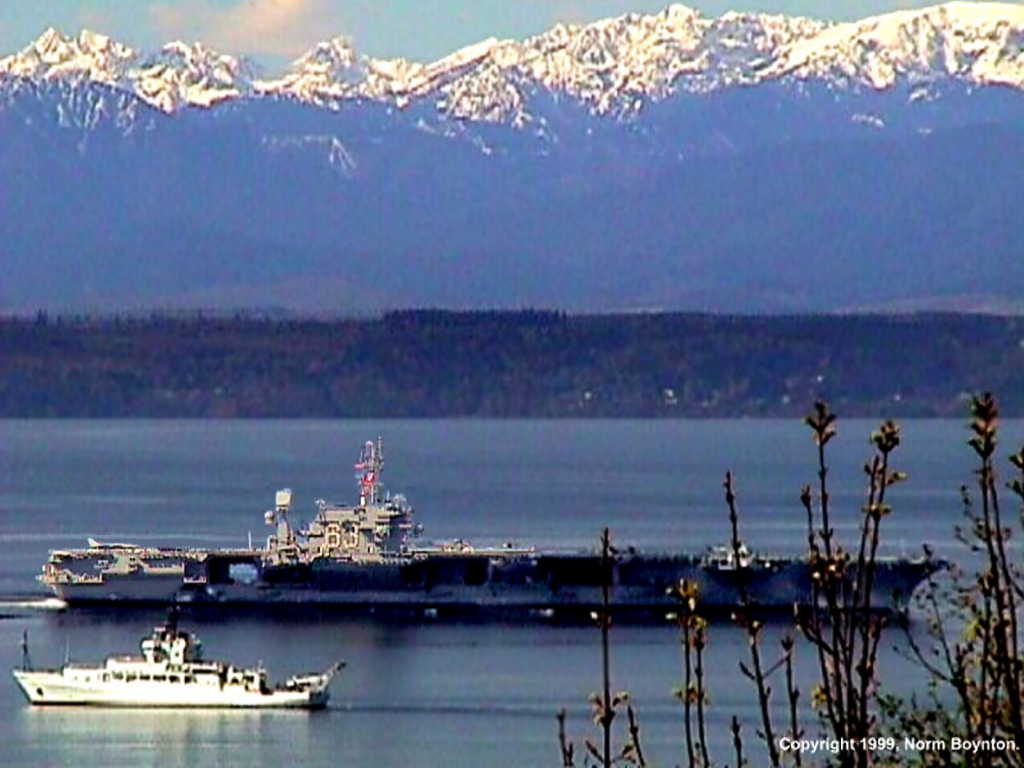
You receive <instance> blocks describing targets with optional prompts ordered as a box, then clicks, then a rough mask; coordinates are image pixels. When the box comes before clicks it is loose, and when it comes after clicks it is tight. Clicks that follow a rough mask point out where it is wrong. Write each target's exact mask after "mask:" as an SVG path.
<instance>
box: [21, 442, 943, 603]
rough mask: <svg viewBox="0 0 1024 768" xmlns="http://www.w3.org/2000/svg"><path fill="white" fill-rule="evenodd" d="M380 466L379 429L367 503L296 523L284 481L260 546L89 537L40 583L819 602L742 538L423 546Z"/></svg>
mask: <svg viewBox="0 0 1024 768" xmlns="http://www.w3.org/2000/svg"><path fill="white" fill-rule="evenodd" d="M383 466H384V448H383V444H382V441H381V439H380V438H378V439H377V441H376V442H373V441H369V442H367V443H366V444H365V445H364V446H363V450H362V452H361V454H360V456H359V461H358V462H357V463H356V464H355V469H356V470H357V472H358V474H357V475H356V479H357V481H358V487H359V501H358V503H357V504H353V505H343V504H341V505H339V504H333V503H328V502H326V501H324V500H318V501H317V502H316V510H317V514H316V517H315V519H314V520H313V521H312V522H311V523H310V525H309V526H308V527H307V528H305V529H303V530H298V531H297V530H295V529H294V528H293V527H292V525H291V522H290V518H289V515H290V512H291V503H292V492H291V490H290V489H282V490H280V491H278V492H277V493H276V495H275V505H274V508H273V509H271V510H268V511H267V512H266V513H265V514H264V521H265V523H266V524H267V525H269V526H271V527H273V528H274V531H275V532H274V533H273V534H272V535H270V536H268V537H267V542H266V546H265V547H262V548H256V549H253V548H249V549H173V548H151V547H140V546H135V545H132V544H102V543H100V542H97V541H94V540H91V539H90V541H89V548H88V549H74V550H66V551H57V552H51V553H50V559H49V561H48V562H47V563H46V565H45V566H44V567H43V575H42V576H41V577H40V579H41V581H42V582H43V583H45V584H47V585H48V586H49V587H50V588H51V589H52V590H53V591H54V592H55V593H56V594H57V596H58V597H60V598H62V599H63V600H65V601H67V602H68V603H70V604H85V603H91V604H121V603H133V602H134V603H171V602H179V603H215V604H217V603H225V604H234V605H258V606H272V605H281V606H303V605H308V606H320V607H322V606H334V607H338V608H342V609H345V610H349V611H353V612H355V611H374V612H375V611H398V612H402V613H406V614H413V615H416V614H422V615H438V614H441V613H446V614H455V613H477V614H480V613H483V614H486V613H499V614H509V613H516V614H526V615H540V616H555V615H571V614H574V613H583V614H588V613H589V612H590V611H591V610H592V609H593V608H595V607H597V606H598V605H600V604H601V602H602V585H604V584H606V583H608V584H609V585H610V586H611V600H612V603H613V608H614V609H615V610H617V611H618V612H619V613H628V612H632V613H653V614H655V615H663V614H665V613H668V612H671V611H672V610H674V609H675V608H676V602H675V598H674V597H673V596H672V594H671V592H672V591H673V588H674V587H677V586H678V585H679V584H680V582H681V581H688V582H691V583H692V584H693V585H694V586H695V587H696V589H697V594H698V601H699V603H700V605H701V610H703V611H713V610H716V609H725V610H728V609H730V608H732V607H734V606H736V605H737V603H739V602H740V600H741V595H744V594H745V595H746V596H747V598H748V599H749V601H750V602H751V603H753V604H754V605H756V606H758V607H760V608H762V609H765V610H787V611H788V610H792V608H793V606H794V604H796V605H804V606H806V605H809V604H810V603H811V602H812V601H813V600H814V595H813V590H812V587H811V568H810V565H809V564H808V562H807V561H806V560H803V559H800V558H786V557H760V556H755V555H754V554H753V553H751V552H750V551H749V550H748V549H747V548H746V547H745V546H742V545H741V546H739V547H738V548H734V550H733V551H730V550H727V549H726V548H724V547H718V548H713V549H712V550H710V551H709V552H708V553H705V554H704V555H703V556H701V555H690V554H680V555H657V554H641V553H637V552H635V551H634V550H632V549H630V550H628V551H626V552H624V553H619V554H617V555H616V556H615V557H614V558H613V559H612V560H611V562H610V569H609V566H608V564H607V563H605V562H604V561H603V560H602V558H601V556H600V555H598V554H596V553H593V552H580V553H573V554H563V553H556V552H538V551H536V550H534V549H532V548H531V549H517V548H515V547H513V546H512V545H511V544H507V545H506V546H504V547H500V548H482V549H477V548H474V547H472V546H470V545H469V544H467V543H466V542H464V541H461V540H456V541H454V542H451V543H449V544H446V545H440V546H435V547H417V546H416V544H415V542H414V540H415V539H416V538H417V536H418V534H419V532H420V530H421V526H419V525H418V524H417V523H415V522H414V521H413V509H412V507H411V506H409V504H408V503H407V502H406V499H405V497H404V496H402V495H400V494H398V495H395V496H391V495H390V494H385V493H384V492H383V490H382V487H381V485H380V477H381V471H382V469H383ZM936 567H937V565H936V564H935V563H932V562H930V561H927V560H924V559H916V560H908V559H905V558H903V559H882V560H879V561H878V563H877V566H876V571H875V574H874V578H873V582H872V583H873V585H874V586H873V593H872V606H873V608H877V609H878V610H882V611H902V610H904V609H905V608H906V607H907V605H908V602H909V599H910V596H911V594H912V593H913V591H914V588H915V587H916V586H917V585H918V584H919V583H920V582H921V581H922V580H924V579H925V578H926V577H927V576H928V574H929V573H931V572H932V571H933V570H935V568H936ZM609 570H610V574H609Z"/></svg>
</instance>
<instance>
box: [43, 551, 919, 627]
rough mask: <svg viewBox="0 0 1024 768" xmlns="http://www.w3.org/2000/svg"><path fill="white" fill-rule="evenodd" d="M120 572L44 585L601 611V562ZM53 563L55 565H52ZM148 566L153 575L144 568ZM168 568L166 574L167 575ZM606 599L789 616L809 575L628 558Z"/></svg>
mask: <svg viewBox="0 0 1024 768" xmlns="http://www.w3.org/2000/svg"><path fill="white" fill-rule="evenodd" d="M121 554H122V555H126V556H127V557H126V558H125V557H122V561H123V560H124V559H127V560H128V561H129V562H130V563H131V566H129V567H128V568H126V569H122V570H120V571H119V570H118V569H117V568H111V566H110V553H109V552H107V551H103V550H96V551H90V550H78V551H77V552H74V553H64V555H65V557H63V558H62V557H61V553H55V555H54V557H52V558H51V563H50V564H48V566H49V568H50V572H51V573H54V574H57V573H59V574H60V578H50V579H48V578H47V577H46V574H44V577H43V580H44V581H46V582H47V583H48V584H49V585H50V587H51V588H52V589H53V591H54V592H55V594H56V595H57V596H58V597H60V598H61V599H63V600H65V601H66V602H68V603H69V604H72V605H75V604H89V603H91V604H124V603H172V602H177V603H219V604H236V605H243V604H249V605H280V606H303V605H308V606H321V607H324V606H333V607H336V608H341V609H346V610H351V611H353V612H357V611H358V612H376V611H381V612H387V611H400V612H404V613H409V614H417V613H423V614H425V615H437V614H442V613H443V614H462V613H478V614H479V613H484V614H486V613H495V614H520V613H521V614H526V615H539V616H551V615H560V614H561V615H570V614H572V613H575V612H583V613H586V612H588V611H590V610H591V609H593V608H594V607H596V606H598V605H600V603H601V581H602V573H603V569H602V563H601V558H600V556H598V555H596V554H590V553H587V554H575V555H563V554H536V553H534V554H528V555H523V554H514V555H509V556H506V557H502V556H499V555H496V554H494V552H489V553H486V554H478V553H467V554H447V553H421V554H415V555H411V556H409V557H407V558H401V559H398V558H395V559H392V560H391V561H389V562H374V563H361V562H338V561H336V560H333V559H329V558H324V559H318V560H313V561H312V562H311V563H302V564H294V565H288V564H267V563H265V561H264V555H263V553H262V552H261V551H259V550H252V551H241V550H231V551H224V550H187V551H186V550H143V549H139V550H137V551H136V552H134V553H129V552H128V551H124V552H122V553H121ZM55 558H56V560H57V562H56V563H54V559H55ZM153 559H159V561H160V562H161V564H162V570H163V571H164V572H161V573H152V572H151V570H150V569H147V565H148V563H149V562H150V560H153ZM171 562H176V563H178V564H179V566H178V567H177V568H173V569H172V570H174V571H175V573H167V572H166V571H167V570H168V569H169V567H168V563H171ZM935 568H936V565H935V564H934V563H932V562H930V561H926V560H924V559H916V560H910V559H902V558H901V559H882V560H880V561H879V562H878V563H877V566H876V575H875V578H874V591H873V595H872V604H873V606H874V607H876V608H877V609H879V610H881V611H903V610H905V609H906V607H907V605H908V601H909V599H910V596H911V594H912V593H913V591H914V589H915V587H916V586H917V585H918V584H920V583H921V582H922V581H923V580H924V579H925V578H926V577H927V576H928V575H929V574H930V573H931V572H933V571H934V570H935ZM611 571H612V590H611V599H612V603H613V604H614V606H615V607H616V608H617V609H618V610H620V612H624V613H626V612H640V613H643V612H647V613H654V614H664V613H667V612H670V611H672V610H673V609H674V608H675V607H676V602H675V598H673V597H672V595H671V594H669V593H670V590H671V588H672V587H674V586H675V585H678V584H679V582H680V581H681V580H687V581H690V582H692V583H693V584H694V585H695V586H696V588H697V591H698V595H699V598H698V599H699V602H700V605H701V607H702V609H705V610H709V611H714V610H716V609H723V610H727V609H729V608H731V607H735V606H736V605H737V604H738V603H739V601H740V596H741V592H745V593H746V594H747V595H748V597H749V599H750V601H751V603H753V604H754V605H756V606H758V607H759V608H762V609H765V610H791V609H792V607H793V605H794V604H797V605H809V604H810V603H811V601H812V600H813V597H812V589H811V578H810V569H809V567H808V565H807V563H806V562H805V561H803V560H802V559H798V558H781V557H779V558H758V559H757V560H756V562H754V563H753V564H751V565H749V566H747V567H745V568H741V569H736V568H728V567H719V566H716V565H712V564H709V563H708V561H707V559H706V558H701V557H698V556H693V555H677V556H667V555H666V556H658V555H644V554H631V555H626V556H620V557H618V558H616V560H615V561H614V562H613V563H612V566H611Z"/></svg>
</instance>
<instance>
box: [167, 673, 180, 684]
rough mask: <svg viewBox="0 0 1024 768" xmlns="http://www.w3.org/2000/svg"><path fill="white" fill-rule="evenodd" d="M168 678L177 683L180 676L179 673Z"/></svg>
mask: <svg viewBox="0 0 1024 768" xmlns="http://www.w3.org/2000/svg"><path fill="white" fill-rule="evenodd" d="M167 680H168V681H169V682H172V683H176V682H178V676H177V675H171V676H170V677H168V678H167Z"/></svg>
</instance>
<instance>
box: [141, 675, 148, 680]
mask: <svg viewBox="0 0 1024 768" xmlns="http://www.w3.org/2000/svg"><path fill="white" fill-rule="evenodd" d="M149 679H150V677H149V675H139V680H149Z"/></svg>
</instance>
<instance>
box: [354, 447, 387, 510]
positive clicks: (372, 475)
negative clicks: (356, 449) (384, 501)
mask: <svg viewBox="0 0 1024 768" xmlns="http://www.w3.org/2000/svg"><path fill="white" fill-rule="evenodd" d="M355 469H356V482H358V483H359V506H361V507H365V506H376V505H377V504H379V503H380V502H381V498H380V488H381V484H380V473H381V471H382V470H383V469H384V439H383V438H382V437H380V436H378V437H377V442H376V443H374V442H373V441H372V440H367V441H366V443H365V444H364V445H363V450H362V452H360V454H359V461H357V462H356V465H355Z"/></svg>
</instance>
